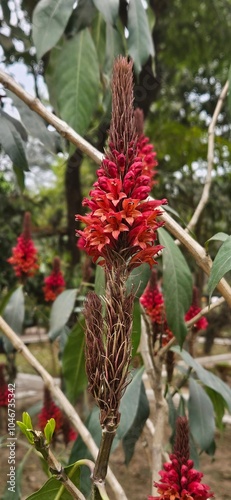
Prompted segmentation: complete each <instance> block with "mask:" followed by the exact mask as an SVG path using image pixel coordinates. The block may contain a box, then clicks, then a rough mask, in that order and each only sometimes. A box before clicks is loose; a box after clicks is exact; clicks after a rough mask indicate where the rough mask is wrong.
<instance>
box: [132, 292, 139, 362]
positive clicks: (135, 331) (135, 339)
mask: <svg viewBox="0 0 231 500" xmlns="http://www.w3.org/2000/svg"><path fill="white" fill-rule="evenodd" d="M140 335H141V308H140V303H139V300H135V303H134V308H133V319H132V356H135V355H136V353H137V349H138V347H139V344H140Z"/></svg>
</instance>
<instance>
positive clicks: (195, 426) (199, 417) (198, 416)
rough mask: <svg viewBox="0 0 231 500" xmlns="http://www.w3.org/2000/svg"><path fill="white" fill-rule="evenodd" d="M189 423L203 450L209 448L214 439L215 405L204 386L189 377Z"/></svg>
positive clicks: (195, 438)
mask: <svg viewBox="0 0 231 500" xmlns="http://www.w3.org/2000/svg"><path fill="white" fill-rule="evenodd" d="M188 411H189V425H190V431H191V433H192V435H193V438H194V440H195V441H196V442H197V444H198V445H199V446H200V449H201V450H202V451H206V450H207V449H209V447H210V445H211V443H212V442H213V440H214V432H215V418H214V411H213V405H212V402H211V400H210V398H209V396H208V395H207V394H206V392H205V390H204V389H203V387H201V385H200V384H198V382H196V381H195V380H194V379H193V378H192V377H190V378H189V400H188Z"/></svg>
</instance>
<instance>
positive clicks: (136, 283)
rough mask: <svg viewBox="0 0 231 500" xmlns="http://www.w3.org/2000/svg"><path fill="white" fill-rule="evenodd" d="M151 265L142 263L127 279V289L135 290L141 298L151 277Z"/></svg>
mask: <svg viewBox="0 0 231 500" xmlns="http://www.w3.org/2000/svg"><path fill="white" fill-rule="evenodd" d="M150 276H151V274H150V267H149V265H148V264H141V266H139V267H138V268H135V269H133V271H132V272H131V273H130V275H129V277H128V280H127V284H126V286H127V291H128V292H130V291H132V290H133V291H134V293H135V294H136V297H138V298H140V297H141V295H142V294H143V292H144V290H145V288H146V286H147V284H148V281H149V278H150Z"/></svg>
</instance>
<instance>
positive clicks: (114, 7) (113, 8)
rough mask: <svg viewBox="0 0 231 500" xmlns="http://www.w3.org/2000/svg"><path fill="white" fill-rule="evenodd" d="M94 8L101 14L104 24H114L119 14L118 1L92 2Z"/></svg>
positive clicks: (101, 0)
mask: <svg viewBox="0 0 231 500" xmlns="http://www.w3.org/2000/svg"><path fill="white" fill-rule="evenodd" d="M93 3H94V4H95V6H96V8H97V9H98V10H99V11H100V12H101V14H102V16H103V18H104V19H105V21H106V23H110V24H112V25H115V24H116V19H117V17H118V13H119V0H107V2H105V0H93Z"/></svg>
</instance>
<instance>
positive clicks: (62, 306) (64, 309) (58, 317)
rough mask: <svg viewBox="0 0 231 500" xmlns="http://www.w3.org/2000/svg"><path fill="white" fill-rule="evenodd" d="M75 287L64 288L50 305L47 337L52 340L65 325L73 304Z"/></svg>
mask: <svg viewBox="0 0 231 500" xmlns="http://www.w3.org/2000/svg"><path fill="white" fill-rule="evenodd" d="M76 293H77V289H76V288H73V289H70V290H64V292H62V293H60V295H59V296H58V297H57V299H55V301H54V302H53V304H52V307H51V314H50V330H49V334H48V336H49V338H50V339H51V340H54V339H55V338H56V337H57V336H58V335H59V334H60V332H61V330H62V329H63V327H64V326H65V325H66V323H67V321H68V319H69V317H70V315H71V313H72V311H73V309H74V305H75V300H76Z"/></svg>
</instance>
